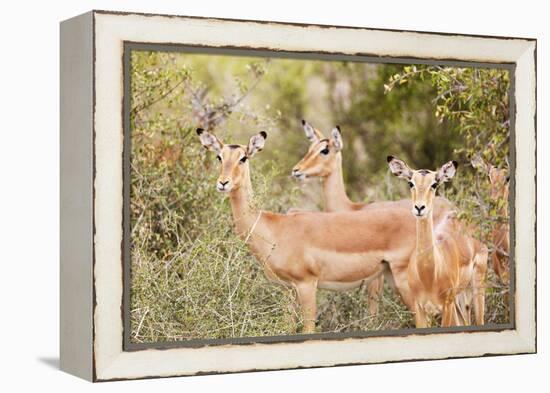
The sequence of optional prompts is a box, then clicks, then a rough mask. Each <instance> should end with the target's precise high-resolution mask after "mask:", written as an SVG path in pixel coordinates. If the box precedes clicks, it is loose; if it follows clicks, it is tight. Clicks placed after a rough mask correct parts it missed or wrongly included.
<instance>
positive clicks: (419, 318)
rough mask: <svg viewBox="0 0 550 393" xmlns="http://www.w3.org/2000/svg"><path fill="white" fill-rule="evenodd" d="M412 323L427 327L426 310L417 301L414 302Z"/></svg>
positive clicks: (418, 326)
mask: <svg viewBox="0 0 550 393" xmlns="http://www.w3.org/2000/svg"><path fill="white" fill-rule="evenodd" d="M414 324H415V326H416V327H417V328H425V327H428V318H427V316H426V312H425V311H424V309H423V308H422V307H420V305H419V304H418V303H417V302H415V303H414Z"/></svg>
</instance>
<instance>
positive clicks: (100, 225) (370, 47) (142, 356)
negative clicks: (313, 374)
mask: <svg viewBox="0 0 550 393" xmlns="http://www.w3.org/2000/svg"><path fill="white" fill-rule="evenodd" d="M127 44H146V45H171V46H187V47H211V48H231V49H237V50H261V51H267V52H270V51H273V52H281V51H283V52H289V53H308V54H319V55H323V56H331V55H339V56H370V57H373V58H380V59H382V60H383V59H393V60H394V61H402V62H407V61H413V60H414V62H417V63H418V62H423V61H434V60H435V61H452V62H456V63H461V62H464V63H467V62H478V63H488V64H500V65H502V64H504V65H507V66H509V67H510V69H512V70H513V85H514V92H515V95H514V99H515V116H514V117H513V121H514V125H513V126H514V129H515V130H516V131H515V132H516V137H515V138H514V140H513V143H514V146H513V148H512V149H511V150H513V151H514V152H515V157H516V160H515V173H514V179H515V180H514V182H513V183H512V184H513V185H514V187H515V190H521V192H512V193H511V194H512V195H513V196H514V200H513V201H512V202H513V206H515V211H521V212H522V214H515V215H514V216H513V225H512V228H513V230H514V234H513V235H514V236H513V239H514V240H515V247H514V260H515V261H516V263H515V265H514V266H515V268H514V273H515V275H514V278H513V283H514V286H515V291H514V294H515V297H514V300H513V301H514V305H515V307H514V313H513V318H514V320H513V323H512V326H511V327H510V328H508V329H503V330H499V331H491V330H471V331H458V330H457V331H445V332H438V331H434V332H430V333H428V334H420V333H414V332H413V333H411V334H407V335H393V336H385V335H374V336H368V337H345V338H339V339H330V340H327V339H323V337H317V336H313V337H303V338H300V339H299V340H298V341H285V342H269V343H262V342H254V343H246V345H244V344H242V343H227V344H224V345H216V346H208V345H202V346H194V347H192V346H180V347H178V346H173V347H170V348H164V349H158V348H137V349H136V348H132V349H128V348H125V345H124V342H125V340H124V307H123V306H124V305H123V298H124V292H125V289H126V287H125V285H126V286H127V285H128V283H127V282H125V278H124V277H125V276H124V259H125V258H124V252H125V247H124V239H123V228H124V214H123V207H124V206H123V205H124V203H123V200H124V195H123V191H124V189H123V182H124V173H123V168H124V154H125V149H124V110H123V105H124V78H125V75H124V56H125V48H126V47H127ZM536 47H537V45H536V40H534V39H524V38H509V37H482V36H469V35H458V34H457V35H453V34H441V33H427V32H413V31H390V30H379V29H369V28H357V27H338V26H320V25H299V24H285V23H274V22H260V21H240V20H222V19H215V18H197V17H185V16H171V15H149V14H134V13H117V12H105V11H91V12H89V13H86V14H83V15H81V16H77V17H75V18H72V19H69V20H67V21H64V22H62V24H61V295H60V297H61V321H60V323H61V332H60V338H61V348H60V352H61V368H62V369H63V370H65V371H67V372H69V373H71V374H74V375H77V376H79V377H82V378H84V379H87V380H90V381H109V380H120V379H137V378H150V377H167V376H184V375H198V374H210V373H231V372H243V371H252V370H276V369H290V368H303V367H327V366H336V365H346V364H368V363H382V362H395V361H410V360H424V359H443V358H459V357H472V356H487V355H503V354H521V353H533V352H536V307H535V299H536V248H535V239H536ZM511 143H512V142H511Z"/></svg>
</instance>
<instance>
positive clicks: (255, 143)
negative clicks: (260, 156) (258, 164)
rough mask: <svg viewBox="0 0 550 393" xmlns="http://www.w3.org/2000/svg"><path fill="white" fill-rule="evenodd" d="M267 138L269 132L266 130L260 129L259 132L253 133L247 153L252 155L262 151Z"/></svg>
mask: <svg viewBox="0 0 550 393" xmlns="http://www.w3.org/2000/svg"><path fill="white" fill-rule="evenodd" d="M266 139H267V133H266V132H265V131H260V132H259V133H258V134H256V135H253V136H252V138H250V142H248V149H247V153H246V154H247V155H248V157H252V156H253V155H254V154H256V153H257V152H259V151H262V149H263V148H264V145H265V140H266Z"/></svg>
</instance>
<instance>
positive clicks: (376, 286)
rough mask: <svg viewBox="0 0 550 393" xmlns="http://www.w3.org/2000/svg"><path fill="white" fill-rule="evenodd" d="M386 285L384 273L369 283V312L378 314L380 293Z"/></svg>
mask: <svg viewBox="0 0 550 393" xmlns="http://www.w3.org/2000/svg"><path fill="white" fill-rule="evenodd" d="M383 286H384V275H383V274H381V275H380V277H378V278H376V279H374V280H372V281H371V282H370V283H369V286H368V288H367V292H368V296H369V314H370V315H376V314H378V301H379V300H380V293H381V292H382V288H383Z"/></svg>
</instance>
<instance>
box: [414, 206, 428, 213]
mask: <svg viewBox="0 0 550 393" xmlns="http://www.w3.org/2000/svg"><path fill="white" fill-rule="evenodd" d="M414 208H415V209H416V211H417V212H418V213H419V214H420V213H422V210H424V209H425V208H426V206H424V205H422V206H416V205H414Z"/></svg>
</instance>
